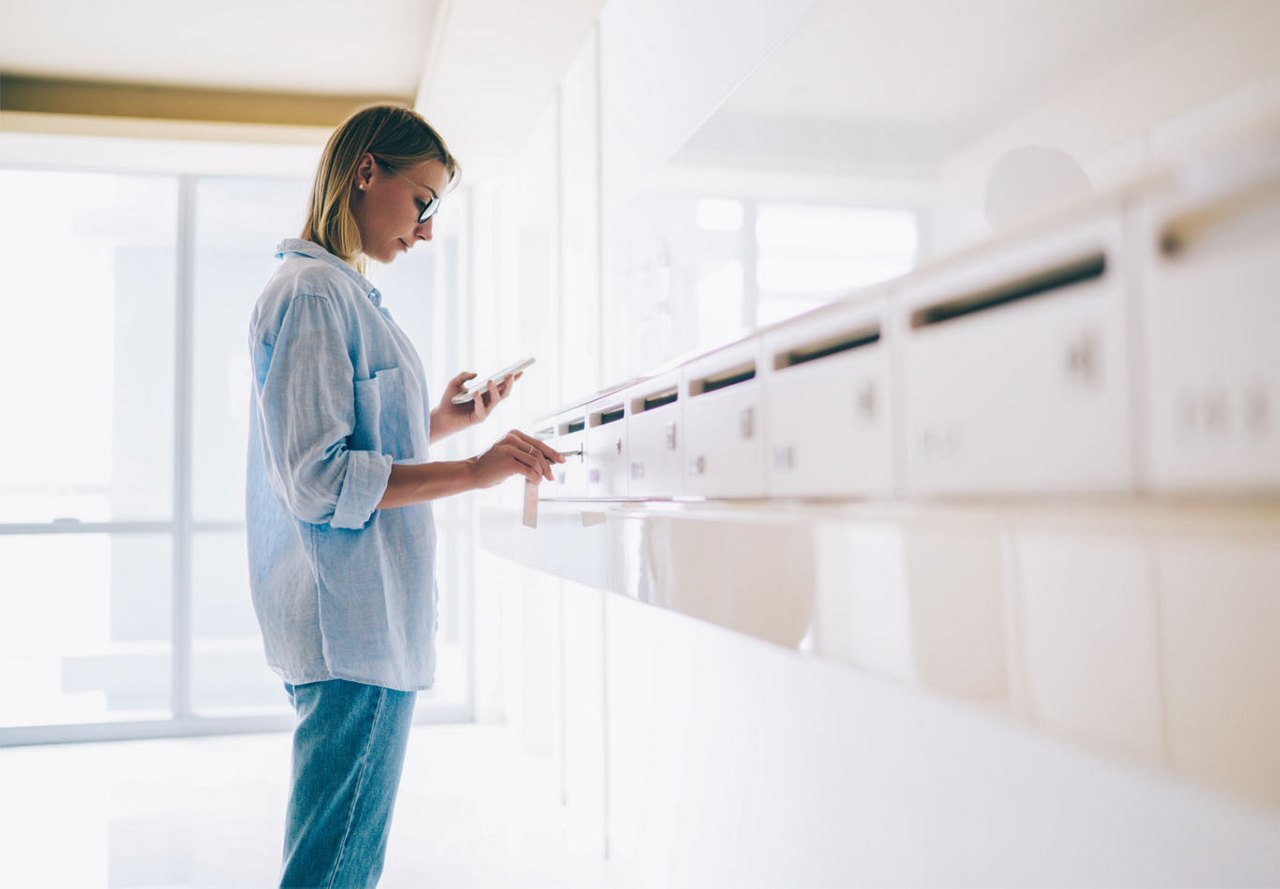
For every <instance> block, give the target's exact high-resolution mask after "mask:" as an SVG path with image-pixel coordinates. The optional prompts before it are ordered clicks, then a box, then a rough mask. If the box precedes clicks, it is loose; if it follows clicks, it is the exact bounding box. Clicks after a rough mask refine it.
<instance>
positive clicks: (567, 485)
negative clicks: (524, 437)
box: [535, 408, 587, 500]
mask: <svg viewBox="0 0 1280 889" xmlns="http://www.w3.org/2000/svg"><path fill="white" fill-rule="evenodd" d="M535 434H536V435H537V437H538V438H541V439H543V440H544V441H547V442H549V443H550V444H551V446H552V447H553V448H555V449H556V450H557V451H560V452H561V453H562V454H563V453H568V454H569V455H570V456H568V457H567V458H566V459H565V462H563V463H557V464H552V466H551V472H552V474H553V475H554V476H555V481H554V482H547V483H544V484H542V485H539V486H538V491H539V497H540V498H541V499H543V500H576V499H580V498H583V497H586V496H587V467H586V462H585V452H586V444H587V416H586V408H578V409H576V410H573V411H567V412H565V413H561V414H558V415H556V416H555V417H553V418H552V419H551V421H550V422H549V423H548V424H547V425H546V426H544V427H542V428H540V429H539V430H538V431H537V432H536V433H535Z"/></svg>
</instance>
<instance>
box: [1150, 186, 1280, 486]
mask: <svg viewBox="0 0 1280 889" xmlns="http://www.w3.org/2000/svg"><path fill="white" fill-rule="evenodd" d="M1198 191H1199V193H1188V192H1183V193H1182V194H1178V195H1175V194H1172V193H1167V194H1164V195H1159V196H1153V197H1152V198H1150V199H1149V200H1148V201H1146V202H1144V203H1143V204H1142V205H1141V208H1140V211H1139V213H1138V217H1139V223H1138V226H1137V228H1138V232H1139V235H1138V238H1137V241H1138V245H1137V246H1138V248H1139V249H1138V251H1137V252H1138V253H1139V255H1140V257H1141V262H1142V276H1141V305H1142V313H1141V317H1142V320H1143V348H1142V351H1141V355H1142V359H1143V362H1144V371H1145V372H1144V378H1145V381H1146V388H1145V391H1144V393H1143V394H1144V398H1143V402H1142V415H1141V416H1142V429H1143V440H1144V442H1145V453H1144V454H1143V460H1142V481H1143V484H1144V486H1145V487H1148V488H1150V489H1153V490H1158V491H1213V490H1224V491H1260V490H1266V491H1272V492H1274V491H1277V490H1280V292H1277V289H1278V288H1280V284H1278V283H1277V282H1278V281H1280V172H1273V173H1272V175H1271V176H1270V178H1266V177H1260V178H1259V179H1255V180H1254V181H1252V182H1245V183H1237V184H1235V185H1233V186H1231V187H1221V188H1216V189H1207V188H1202V189H1199V190H1198Z"/></svg>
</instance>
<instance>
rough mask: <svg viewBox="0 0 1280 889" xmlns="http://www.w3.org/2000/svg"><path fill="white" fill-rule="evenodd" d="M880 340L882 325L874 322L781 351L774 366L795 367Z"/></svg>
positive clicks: (780, 367)
mask: <svg viewBox="0 0 1280 889" xmlns="http://www.w3.org/2000/svg"><path fill="white" fill-rule="evenodd" d="M878 342H880V325H879V324H873V325H870V326H868V327H862V328H859V329H858V330H853V331H849V332H848V333H844V334H840V335H839V336H832V337H826V338H825V339H821V340H816V341H815V342H812V343H805V344H804V345H803V346H797V347H796V348H794V349H790V350H788V351H786V352H779V353H778V354H777V355H775V356H773V366H774V369H775V370H782V369H783V368H784V367H795V366H796V365H797V364H806V363H807V362H810V361H817V360H818V359H819V358H827V357H829V356H831V355H839V354H840V353H841V352H848V351H850V350H852V349H861V348H862V347H863V346H870V345H873V344H874V343H878Z"/></svg>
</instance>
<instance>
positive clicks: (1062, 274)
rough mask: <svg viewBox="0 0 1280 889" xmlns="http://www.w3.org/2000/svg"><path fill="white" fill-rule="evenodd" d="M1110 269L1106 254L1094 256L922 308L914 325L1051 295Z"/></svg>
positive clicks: (912, 315)
mask: <svg viewBox="0 0 1280 889" xmlns="http://www.w3.org/2000/svg"><path fill="white" fill-rule="evenodd" d="M1106 270H1107V257H1106V254H1104V253H1092V254H1090V255H1088V256H1085V257H1083V258H1081V259H1076V260H1072V261H1071V262H1065V263H1063V264H1061V265H1058V266H1054V267H1053V268H1049V269H1044V270H1042V271H1039V272H1036V273H1034V274H1031V275H1027V276H1026V277H1024V278H1018V279H1017V280H1014V281H1009V282H1007V283H1005V284H1001V285H1000V286H998V287H992V288H990V289H987V290H980V291H978V292H977V293H967V294H965V295H964V296H959V297H956V298H954V299H949V300H947V301H946V302H941V303H936V304H934V305H932V306H927V307H925V308H923V309H918V310H917V311H915V312H913V313H912V314H911V326H912V327H913V328H921V327H929V326H930V325H933V324H942V323H944V322H947V321H953V320H955V319H956V318H963V317H964V316H965V315H973V314H975V313H977V312H985V311H987V310H988V309H995V308H998V307H1000V306H1004V305H1008V304H1009V303H1012V302H1018V301H1019V300H1024V299H1031V298H1033V297H1037V296H1048V295H1050V294H1052V293H1056V292H1057V291H1059V290H1064V289H1066V288H1067V287H1071V286H1073V285H1075V284H1083V283H1084V282H1086V281H1093V280H1096V279H1098V278H1101V277H1102V276H1103V274H1104V273H1105V272H1106Z"/></svg>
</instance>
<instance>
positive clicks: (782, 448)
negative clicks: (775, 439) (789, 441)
mask: <svg viewBox="0 0 1280 889" xmlns="http://www.w3.org/2000/svg"><path fill="white" fill-rule="evenodd" d="M773 465H774V466H775V467H776V468H778V469H794V468H795V465H796V450H795V448H793V447H792V446H791V445H778V446H777V447H776V448H774V449H773Z"/></svg>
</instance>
